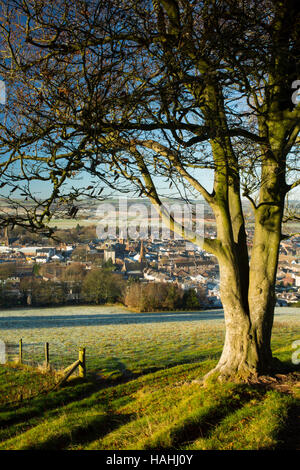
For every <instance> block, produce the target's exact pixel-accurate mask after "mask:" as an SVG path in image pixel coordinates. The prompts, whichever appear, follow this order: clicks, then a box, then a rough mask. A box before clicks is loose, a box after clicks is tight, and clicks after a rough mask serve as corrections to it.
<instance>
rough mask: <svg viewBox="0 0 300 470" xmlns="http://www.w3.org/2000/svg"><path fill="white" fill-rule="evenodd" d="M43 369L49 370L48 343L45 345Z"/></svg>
mask: <svg viewBox="0 0 300 470" xmlns="http://www.w3.org/2000/svg"><path fill="white" fill-rule="evenodd" d="M45 368H46V369H49V343H45Z"/></svg>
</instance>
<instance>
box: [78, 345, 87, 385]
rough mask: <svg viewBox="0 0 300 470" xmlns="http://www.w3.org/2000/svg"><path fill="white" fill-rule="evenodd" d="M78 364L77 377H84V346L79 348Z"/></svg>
mask: <svg viewBox="0 0 300 470" xmlns="http://www.w3.org/2000/svg"><path fill="white" fill-rule="evenodd" d="M78 359H79V361H80V364H79V366H78V370H79V377H83V378H84V377H85V375H86V366H85V348H80V349H79V357H78Z"/></svg>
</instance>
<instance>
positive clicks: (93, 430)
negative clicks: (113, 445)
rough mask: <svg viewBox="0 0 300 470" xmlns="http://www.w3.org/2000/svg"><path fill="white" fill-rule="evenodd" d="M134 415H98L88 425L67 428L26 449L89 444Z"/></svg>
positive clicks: (52, 448) (61, 448)
mask: <svg viewBox="0 0 300 470" xmlns="http://www.w3.org/2000/svg"><path fill="white" fill-rule="evenodd" d="M132 416H133V415H132V414H124V415H118V414H109V415H104V416H103V415H102V416H97V417H96V418H95V419H93V420H92V421H90V422H89V423H88V424H87V425H86V426H77V427H76V428H74V429H71V430H66V431H65V432H64V433H61V434H59V433H58V434H57V435H55V436H52V437H49V439H47V440H46V441H44V442H40V443H39V442H36V443H34V444H32V445H28V446H26V450H65V449H66V448H68V447H69V446H80V445H83V444H84V445H87V444H89V443H90V442H92V441H94V440H96V439H101V438H102V437H104V436H105V435H106V434H108V433H110V432H112V431H113V430H114V429H117V428H119V427H120V426H123V425H124V424H126V423H128V421H130V420H131V419H132Z"/></svg>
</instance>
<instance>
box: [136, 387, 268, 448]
mask: <svg viewBox="0 0 300 470" xmlns="http://www.w3.org/2000/svg"><path fill="white" fill-rule="evenodd" d="M253 388H255V387H253ZM236 392H237V393H238V396H239V398H238V399H235V400H233V401H228V402H226V399H225V401H224V403H223V404H220V403H218V404H216V406H213V407H212V408H210V409H209V410H208V411H207V413H206V414H205V415H203V414H201V415H200V417H199V418H197V416H193V415H191V416H190V417H187V418H186V420H185V421H184V422H183V423H182V425H180V426H178V424H175V425H174V428H173V429H171V431H170V439H171V442H172V445H171V446H169V447H167V449H169V450H177V449H183V448H184V447H185V446H187V445H190V444H192V443H193V442H194V441H196V440H197V439H199V438H204V439H205V438H207V437H209V435H210V434H211V432H212V431H213V430H214V429H215V428H216V427H217V426H218V425H219V424H220V423H221V422H222V421H223V420H224V419H225V418H226V417H227V416H229V415H231V414H232V413H234V412H236V411H237V410H239V409H241V408H242V407H243V406H244V405H245V404H246V403H247V402H249V401H250V400H251V399H253V393H251V392H249V391H247V390H246V389H245V388H244V386H243V385H241V386H240V387H237V389H236ZM259 394H260V396H261V397H262V396H263V395H264V394H265V391H262V390H259ZM145 449H146V450H163V449H164V450H165V449H166V447H163V446H161V447H160V446H157V447H156V446H154V447H153V446H151V443H149V445H148V446H145Z"/></svg>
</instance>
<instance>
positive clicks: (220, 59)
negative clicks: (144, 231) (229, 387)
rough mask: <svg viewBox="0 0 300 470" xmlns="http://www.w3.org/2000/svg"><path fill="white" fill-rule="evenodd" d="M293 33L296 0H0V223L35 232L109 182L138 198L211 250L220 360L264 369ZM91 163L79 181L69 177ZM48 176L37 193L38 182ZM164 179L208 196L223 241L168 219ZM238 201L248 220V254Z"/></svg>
mask: <svg viewBox="0 0 300 470" xmlns="http://www.w3.org/2000/svg"><path fill="white" fill-rule="evenodd" d="M299 31H300V28H299V6H298V2H297V1H296V0H287V1H285V2H283V1H280V0H263V1H258V0H251V1H250V2H249V1H247V2H246V1H243V0H238V1H234V0H220V1H205V0H204V1H193V2H190V1H187V0H153V1H149V0H144V1H140V2H133V1H132V0H126V1H122V0H109V1H102V0H91V1H86V0H75V1H74V2H67V1H65V0H60V1H58V2H54V3H49V2H48V1H45V0H39V1H36V0H22V1H21V0H9V1H6V2H1V59H0V73H1V74H2V77H3V80H4V81H5V84H6V86H7V103H6V105H5V106H4V109H3V113H2V122H1V124H0V142H1V149H0V155H1V167H0V168H1V188H2V191H3V195H4V196H5V197H6V199H7V200H8V201H9V202H10V207H11V208H10V210H7V208H6V209H5V211H3V212H2V215H1V217H2V223H3V224H8V223H18V224H23V225H29V226H30V227H32V229H36V230H37V229H44V228H45V224H46V223H47V218H49V217H51V214H53V213H54V211H59V210H64V211H66V210H67V211H68V213H69V215H70V216H72V215H74V214H76V212H77V207H76V202H75V201H76V200H77V199H78V197H79V196H82V195H87V194H89V195H90V196H91V197H95V198H97V199H101V197H102V196H103V195H105V194H106V190H104V188H110V189H111V190H112V191H114V190H116V189H117V190H118V191H123V192H128V191H132V189H134V190H135V191H136V194H138V195H139V196H142V195H144V196H147V197H148V198H149V199H150V200H151V202H152V203H153V204H154V205H155V207H156V208H157V210H158V212H159V213H160V215H161V217H162V219H163V220H164V221H165V222H166V223H168V224H169V225H170V227H171V228H172V230H175V231H178V232H180V234H183V235H184V237H185V238H186V239H188V240H191V241H193V242H194V243H196V244H201V246H203V248H204V249H205V250H208V251H209V252H211V253H213V254H214V255H216V256H217V258H218V260H219V264H220V271H221V286H220V288H221V296H222V303H223V307H224V310H225V313H226V312H228V314H226V318H227V336H226V341H225V347H224V351H223V355H222V358H221V360H220V365H219V369H221V370H222V373H224V375H226V374H227V372H228V371H227V369H230V371H232V370H234V371H235V372H236V371H238V373H239V374H240V375H241V376H244V375H247V374H248V373H252V372H253V371H257V370H266V369H268V368H269V367H270V363H271V351H270V337H271V329H272V322H273V311H274V299H275V293H274V283H275V278H276V269H277V262H278V252H279V245H280V241H281V239H282V237H283V234H282V220H283V213H284V207H285V203H286V200H287V195H288V194H289V192H290V191H292V190H293V189H294V188H296V187H297V186H298V185H299V182H300V181H299V161H298V158H297V157H298V153H297V152H298V148H299V147H298V146H299V137H298V135H299V122H300V119H299V117H300V104H299V100H298V99H297V96H298V95H297V86H298V85H297V84H298V79H299V51H300V47H299V46H300V43H299ZM203 168H205V169H210V170H212V171H213V174H214V182H213V189H212V190H209V189H208V188H207V187H206V186H205V184H203V183H202V181H201V180H200V179H199V170H201V169H203ZM85 174H87V175H89V176H90V181H91V183H90V184H89V185H88V186H87V185H86V179H83V180H82V182H81V181H80V180H79V181H78V180H77V181H76V179H77V178H79V177H80V175H85ZM41 181H42V182H45V185H46V183H47V185H49V191H48V193H47V195H45V196H44V195H43V196H41V195H37V194H35V193H34V188H35V183H36V182H41ZM165 181H167V184H168V185H170V186H171V185H173V187H174V189H176V191H178V195H179V196H180V197H182V198H183V199H189V198H190V197H192V198H195V197H199V196H201V197H202V198H204V200H205V201H206V202H207V203H208V204H209V205H210V206H211V208H212V210H213V212H214V215H215V218H216V225H217V238H215V239H210V238H205V239H204V240H203V239H200V238H199V237H197V236H195V234H194V233H191V232H190V231H189V230H188V229H186V228H185V227H182V226H181V224H180V223H178V222H177V221H176V220H174V218H172V217H170V215H169V214H168V213H167V211H166V209H165V207H164V205H163V203H162V199H161V195H162V191H161V183H162V182H165ZM16 195H18V196H19V198H17V196H16ZM242 196H244V197H247V198H248V200H249V201H250V202H251V204H252V208H253V212H254V216H255V234H254V241H253V248H252V252H251V260H250V263H249V254H248V247H247V234H246V230H245V221H244V213H243V207H242ZM20 197H22V200H20ZM29 203H30V204H29ZM12 208H15V211H14V212H12ZM233 324H234V327H232V328H231V326H232V325H233ZM237 338H238V339H237ZM238 343H239V346H237V344H238ZM233 344H234V345H235V346H233ZM238 350H239V351H240V354H238V353H237V351H238ZM230 373H231V372H230Z"/></svg>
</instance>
